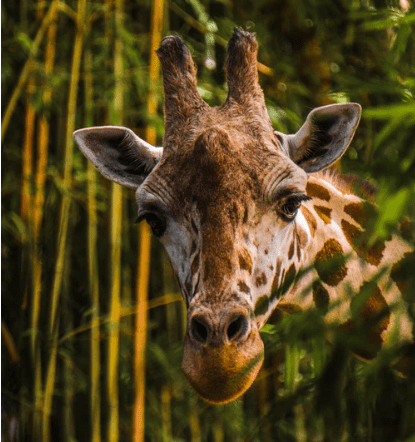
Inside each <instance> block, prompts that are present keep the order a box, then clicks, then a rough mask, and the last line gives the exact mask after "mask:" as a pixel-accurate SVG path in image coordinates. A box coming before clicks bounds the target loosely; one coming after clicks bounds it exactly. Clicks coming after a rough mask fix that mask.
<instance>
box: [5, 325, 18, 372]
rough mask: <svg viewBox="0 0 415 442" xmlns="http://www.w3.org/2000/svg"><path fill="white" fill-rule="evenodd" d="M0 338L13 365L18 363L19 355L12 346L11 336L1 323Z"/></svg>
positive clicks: (14, 346)
mask: <svg viewBox="0 0 415 442" xmlns="http://www.w3.org/2000/svg"><path fill="white" fill-rule="evenodd" d="M1 337H2V338H3V340H4V344H5V345H6V348H7V351H8V352H9V356H10V359H11V361H12V363H13V364H15V363H16V362H19V353H18V352H17V348H16V345H15V344H14V340H13V336H12V334H11V333H10V331H9V329H8V328H7V326H6V324H5V323H4V322H3V321H1Z"/></svg>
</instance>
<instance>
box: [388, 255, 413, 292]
mask: <svg viewBox="0 0 415 442" xmlns="http://www.w3.org/2000/svg"><path fill="white" fill-rule="evenodd" d="M414 259H415V252H406V253H405V254H404V255H403V258H402V259H401V260H400V261H398V262H396V263H395V264H394V265H393V266H392V268H391V272H390V276H391V278H392V280H393V281H394V282H395V284H396V285H397V286H398V289H399V290H400V292H401V293H402V294H405V295H407V296H410V293H409V292H410V291H409V290H408V289H409V287H410V281H411V276H410V275H411V272H412V271H413V262H414ZM411 261H412V262H411Z"/></svg>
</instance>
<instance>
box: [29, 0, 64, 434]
mask: <svg viewBox="0 0 415 442" xmlns="http://www.w3.org/2000/svg"><path fill="white" fill-rule="evenodd" d="M57 5H58V1H57V0H53V1H52V4H51V6H50V11H51V13H50V20H49V28H48V31H47V42H46V49H45V74H46V75H47V76H50V75H52V72H53V66H54V61H55V46H56V28H57V26H56V19H57V13H58V8H57ZM39 19H40V17H39ZM51 99H52V90H51V88H50V87H48V86H47V85H46V86H45V87H44V91H43V100H44V103H45V105H46V106H48V105H50V103H51ZM48 144H49V124H48V121H47V119H46V117H45V115H42V116H41V117H40V121H39V134H38V149H37V168H36V177H35V195H34V203H33V215H32V220H31V221H32V234H33V246H34V248H33V263H32V275H33V276H32V278H33V279H32V284H33V289H32V293H33V299H32V311H31V328H32V336H31V347H32V361H33V367H34V371H35V373H36V374H35V382H34V402H35V410H36V411H35V414H34V422H33V426H34V434H35V437H38V435H40V432H41V426H42V428H44V425H45V417H46V419H49V418H50V409H49V414H48V406H49V396H48V394H53V389H52V392H51V391H50V390H49V389H48V388H49V387H50V385H48V384H46V386H45V388H46V389H45V392H44V393H42V367H41V356H40V348H39V342H38V327H39V315H40V308H41V294H42V260H41V256H40V244H39V239H40V228H41V224H42V219H43V204H44V194H45V182H46V166H47V155H48ZM56 339H57V337H56ZM55 357H56V355H55V356H54V355H53V351H52V353H51V360H52V363H51V365H53V364H54V362H53V359H54V358H55ZM47 375H48V376H50V371H48V374H47ZM50 400H51V398H50ZM45 410H46V416H45ZM41 413H43V414H42V423H41V422H40V419H41ZM43 436H44V430H42V440H44V437H43Z"/></svg>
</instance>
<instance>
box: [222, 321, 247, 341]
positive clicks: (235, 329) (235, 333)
mask: <svg viewBox="0 0 415 442" xmlns="http://www.w3.org/2000/svg"><path fill="white" fill-rule="evenodd" d="M247 331H248V320H247V318H246V316H244V315H239V316H238V317H237V318H236V319H235V320H233V321H232V322H231V323H230V324H229V327H228V330H227V332H226V334H227V336H228V339H229V341H237V340H239V339H241V338H242V337H243V336H245V334H246V332H247Z"/></svg>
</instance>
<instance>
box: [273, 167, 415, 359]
mask: <svg viewBox="0 0 415 442" xmlns="http://www.w3.org/2000/svg"><path fill="white" fill-rule="evenodd" d="M336 179H337V178H335V177H333V176H331V175H329V174H327V173H326V174H315V175H312V176H311V177H310V179H309V182H308V185H307V194H308V196H310V197H312V200H311V201H309V202H307V203H305V204H303V207H302V208H301V214H299V215H300V216H299V219H298V222H297V223H298V226H297V229H298V230H299V231H300V235H298V237H301V232H302V230H305V233H306V234H307V238H308V241H307V246H306V248H305V250H302V253H301V259H300V260H299V262H298V263H296V265H297V266H298V267H299V268H296V269H295V270H296V272H297V275H298V271H299V270H300V269H301V268H303V269H304V268H309V267H310V268H311V270H310V271H308V272H306V273H305V274H304V275H302V276H300V277H299V278H298V279H297V280H296V281H295V282H294V283H293V285H292V286H291V288H290V289H289V290H288V291H287V292H286V293H285V294H283V295H282V296H281V297H280V298H279V299H278V301H277V302H276V308H277V309H279V310H283V311H292V310H303V309H306V308H310V307H318V308H320V309H322V312H324V314H325V319H326V321H327V322H336V323H338V324H341V325H342V326H343V327H345V328H348V327H350V326H351V323H352V319H351V305H352V303H353V299H354V297H355V296H356V294H358V293H361V292H362V291H364V290H366V291H369V292H370V294H369V295H368V296H369V297H368V299H367V301H366V302H365V303H364V304H363V306H362V308H361V310H360V316H361V318H363V319H366V320H367V319H370V318H371V317H373V316H374V315H376V314H379V312H382V311H384V312H385V314H384V315H383V316H382V315H381V317H382V319H381V320H380V321H379V322H378V323H377V325H376V326H375V327H374V328H373V330H372V331H371V332H370V337H369V338H370V340H372V341H373V342H376V343H377V344H379V345H380V344H383V343H392V340H393V339H392V338H395V337H398V338H399V340H400V341H412V340H413V335H412V324H411V320H410V318H409V316H408V313H407V309H406V305H405V302H404V300H403V299H402V293H401V289H402V287H400V284H399V281H396V278H394V273H393V272H394V268H396V266H397V265H399V262H400V261H401V260H402V258H403V257H404V256H405V255H406V254H408V253H411V252H412V249H411V248H410V247H409V246H408V245H407V244H406V243H405V242H404V241H403V240H401V239H400V238H398V237H396V236H391V237H390V238H388V239H387V240H386V241H382V242H380V241H378V242H376V243H375V244H373V245H371V246H370V247H369V246H366V245H365V244H364V242H363V241H359V238H360V237H361V233H362V232H363V230H364V227H365V222H366V218H367V215H366V213H367V210H366V209H367V204H368V203H367V202H365V201H364V200H362V199H361V198H359V197H357V196H356V195H354V194H353V193H352V192H351V190H349V189H347V187H346V186H345V185H341V183H339V182H338V181H336ZM302 235H303V236H304V233H302ZM333 258H335V260H334V261H335V262H333ZM330 260H332V265H331V266H330V268H329V270H327V266H326V263H327V261H330ZM300 275H301V271H300ZM285 278H287V275H285ZM394 279H395V281H394ZM369 281H372V282H371V283H370V284H369ZM373 281H374V282H373ZM279 284H280V285H281V281H279ZM391 307H393V308H391ZM362 356H363V357H366V356H367V355H362Z"/></svg>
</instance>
